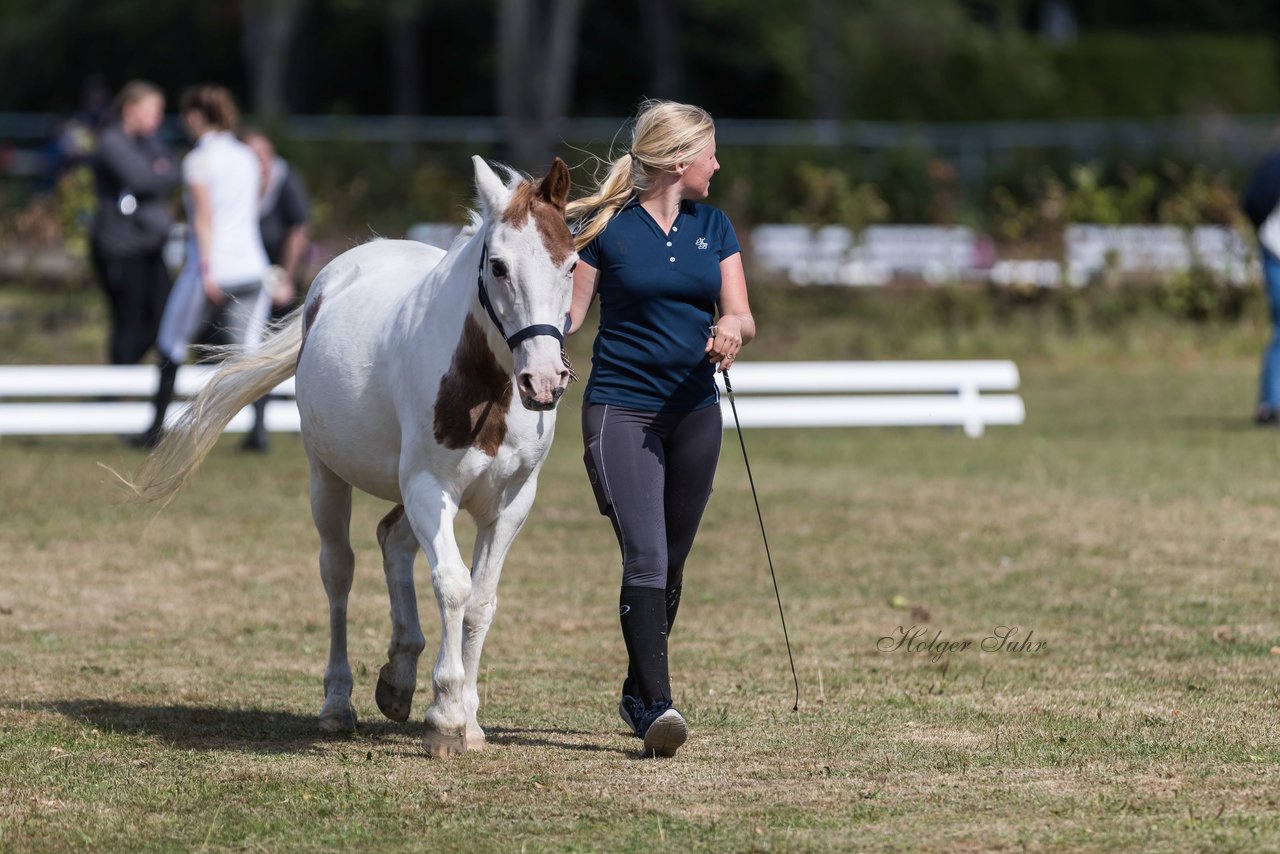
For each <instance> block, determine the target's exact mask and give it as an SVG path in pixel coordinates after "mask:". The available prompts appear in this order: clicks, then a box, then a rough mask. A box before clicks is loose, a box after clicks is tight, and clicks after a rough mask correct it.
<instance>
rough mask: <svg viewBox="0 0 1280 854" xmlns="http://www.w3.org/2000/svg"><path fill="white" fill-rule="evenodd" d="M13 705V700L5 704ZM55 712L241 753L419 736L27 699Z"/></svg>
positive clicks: (391, 729) (240, 715)
mask: <svg viewBox="0 0 1280 854" xmlns="http://www.w3.org/2000/svg"><path fill="white" fill-rule="evenodd" d="M7 705H9V706H10V707H13V704H7ZM25 708H27V709H32V708H40V709H46V710H48V711H52V712H57V713H58V714H60V715H63V716H65V717H67V718H70V719H71V720H74V721H78V722H80V723H83V724H86V725H89V726H93V727H96V728H97V729H99V730H100V731H102V732H110V733H117V734H123V735H144V736H151V737H153V738H158V739H160V740H161V741H163V742H165V743H166V744H168V745H171V746H173V747H179V748H182V749H185V750H237V751H241V752H244V753H306V752H309V751H313V750H315V749H316V748H317V745H318V744H321V743H327V742H340V741H350V740H360V739H369V738H375V739H376V738H385V737H392V736H395V737H400V738H413V739H417V738H419V737H420V736H421V724H418V725H417V726H414V725H413V724H409V723H404V724H397V723H392V722H390V721H384V720H381V719H379V720H376V721H372V722H365V721H363V720H361V721H360V722H359V724H358V725H357V730H356V734H355V735H354V736H350V735H328V734H326V733H323V732H321V731H320V725H319V723H318V722H317V719H316V717H315V716H314V715H299V714H295V713H293V712H284V711H278V710H273V709H223V708H216V707H213V706H182V705H168V706H141V705H133V704H130V703H118V702H115V701H113V700H92V699H88V700H61V701H56V702H50V703H41V704H31V703H27V704H25Z"/></svg>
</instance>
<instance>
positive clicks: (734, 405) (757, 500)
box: [722, 368, 800, 712]
mask: <svg viewBox="0 0 1280 854" xmlns="http://www.w3.org/2000/svg"><path fill="white" fill-rule="evenodd" d="M722 375H723V376H724V387H725V390H726V391H728V392H729V408H730V409H732V410H733V424H734V426H735V427H736V428H738V443H739V444H740V445H742V462H743V463H745V464H746V466H747V483H749V484H751V498H752V500H753V501H755V503H756V518H757V519H759V520H760V536H761V538H763V539H764V556H765V558H766V559H768V561H769V577H770V578H772V579H773V596H774V598H775V599H777V600H778V618H779V619H780V620H781V621H782V639H783V640H784V641H786V642H787V661H789V662H790V663H791V681H792V682H794V683H795V686H796V700H795V705H794V706H792V707H791V711H793V712H798V711H800V677H798V676H796V660H795V658H794V656H792V655H791V637H790V636H789V635H788V634H787V616H786V614H784V613H783V612H782V594H781V593H779V592H778V576H777V574H776V573H775V572H774V571H773V555H771V554H770V553H769V535H768V534H766V533H765V532H764V515H763V514H762V513H761V512H760V497H759V496H758V495H756V482H755V479H754V478H753V477H752V476H751V460H749V459H747V443H746V440H744V439H743V438H742V422H741V421H740V420H738V405H737V403H735V402H734V399H733V384H732V383H730V382H729V371H728V369H727V368H726V369H725V370H724V371H722Z"/></svg>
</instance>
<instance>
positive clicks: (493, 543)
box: [462, 482, 536, 750]
mask: <svg viewBox="0 0 1280 854" xmlns="http://www.w3.org/2000/svg"><path fill="white" fill-rule="evenodd" d="M535 488H536V485H535V484H534V483H533V482H526V483H525V484H523V485H522V486H521V487H520V489H519V491H518V492H516V495H515V498H514V499H512V500H511V501H510V502H509V503H508V504H507V505H506V506H505V507H503V508H502V509H501V510H500V511H499V512H498V515H497V516H496V517H495V518H494V519H492V520H489V521H484V522H482V521H481V520H479V519H477V522H480V524H479V525H478V526H477V531H476V546H475V552H474V554H473V557H472V561H471V568H472V569H471V598H469V599H468V600H467V608H466V613H465V615H464V616H463V618H462V626H463V640H462V666H463V670H464V671H465V673H466V677H465V681H464V683H463V689H462V698H463V705H464V706H465V707H466V710H467V749H468V750H480V749H482V748H483V747H484V744H485V738H484V730H483V729H481V728H480V723H479V721H478V720H477V718H476V715H477V713H478V712H479V710H480V693H479V690H478V687H477V683H478V681H479V671H480V653H481V651H482V650H483V649H484V639H485V636H486V635H487V634H488V633H489V626H490V625H491V624H492V623H493V615H494V612H495V611H497V608H498V580H499V579H500V577H501V576H502V565H503V563H504V562H505V561H506V558H507V552H508V551H510V549H511V544H512V543H513V542H515V538H516V534H518V533H519V532H520V528H521V527H522V526H523V525H524V521H525V519H526V518H528V516H529V510H530V508H532V507H533V496H534V491H535Z"/></svg>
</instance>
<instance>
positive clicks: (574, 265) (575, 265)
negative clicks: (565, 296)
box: [568, 261, 578, 276]
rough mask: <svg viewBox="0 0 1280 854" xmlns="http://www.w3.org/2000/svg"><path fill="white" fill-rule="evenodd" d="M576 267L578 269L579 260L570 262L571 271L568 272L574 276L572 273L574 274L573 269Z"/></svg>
mask: <svg viewBox="0 0 1280 854" xmlns="http://www.w3.org/2000/svg"><path fill="white" fill-rule="evenodd" d="M576 269H578V262H577V261H574V262H573V263H572V264H570V265H569V273H568V274H569V275H570V276H572V275H573V271H574V270H576Z"/></svg>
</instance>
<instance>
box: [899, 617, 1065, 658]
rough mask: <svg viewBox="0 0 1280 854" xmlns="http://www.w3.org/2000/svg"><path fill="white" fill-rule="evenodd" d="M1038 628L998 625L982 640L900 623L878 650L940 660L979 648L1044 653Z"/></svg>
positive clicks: (986, 650)
mask: <svg viewBox="0 0 1280 854" xmlns="http://www.w3.org/2000/svg"><path fill="white" fill-rule="evenodd" d="M1034 635H1035V631H1033V630H1031V629H1027V630H1026V634H1025V635H1023V630H1022V629H1021V628H1020V627H1019V626H996V627H995V628H994V629H992V630H991V634H989V635H987V636H986V637H984V638H983V639H982V640H973V639H972V638H960V639H957V640H951V639H948V638H944V637H943V635H942V629H930V628H929V627H928V626H910V627H907V626H898V627H897V628H896V629H894V631H893V633H892V634H889V635H885V636H884V637H882V638H880V640H878V641H876V649H878V650H880V651H881V652H913V653H920V654H925V655H928V656H929V660H930V661H934V662H936V661H938V660H939V659H941V658H942V656H944V655H946V654H948V653H953V652H968V651H970V650H973V649H978V650H980V651H982V652H1011V653H1018V652H1024V653H1025V652H1042V651H1043V650H1044V649H1045V648H1046V647H1047V646H1048V645H1049V642H1048V641H1033V640H1032V637H1033V636H1034Z"/></svg>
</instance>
